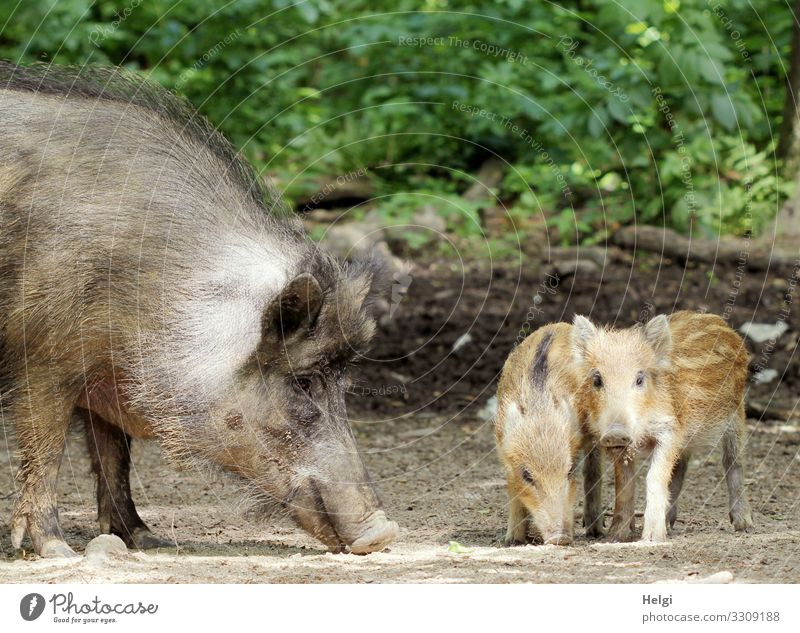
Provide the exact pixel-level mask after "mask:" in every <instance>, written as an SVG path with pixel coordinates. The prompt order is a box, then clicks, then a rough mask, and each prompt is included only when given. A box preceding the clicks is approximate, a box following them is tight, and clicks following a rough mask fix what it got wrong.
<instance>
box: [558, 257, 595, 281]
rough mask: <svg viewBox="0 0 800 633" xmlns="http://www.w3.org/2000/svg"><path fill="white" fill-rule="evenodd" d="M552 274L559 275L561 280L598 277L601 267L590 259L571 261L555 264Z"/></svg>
mask: <svg viewBox="0 0 800 633" xmlns="http://www.w3.org/2000/svg"><path fill="white" fill-rule="evenodd" d="M551 274H554V275H557V276H558V277H559V278H560V279H566V278H567V277H572V276H575V277H584V278H585V277H598V276H599V275H600V267H599V266H598V265H597V264H595V263H594V262H593V261H592V260H590V259H570V260H564V261H558V262H553V268H552V272H551Z"/></svg>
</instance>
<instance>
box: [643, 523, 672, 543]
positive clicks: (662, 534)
mask: <svg viewBox="0 0 800 633" xmlns="http://www.w3.org/2000/svg"><path fill="white" fill-rule="evenodd" d="M642 541H644V542H645V543H666V542H667V527H666V524H665V525H664V529H663V530H648V529H645V530H643V531H642Z"/></svg>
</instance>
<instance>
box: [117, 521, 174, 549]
mask: <svg viewBox="0 0 800 633" xmlns="http://www.w3.org/2000/svg"><path fill="white" fill-rule="evenodd" d="M123 540H124V541H125V545H127V546H128V547H129V548H130V549H140V550H144V549H159V548H167V547H171V548H173V549H174V548H175V543H174V542H173V541H168V540H167V539H165V538H161V537H160V536H158V535H157V534H153V533H152V532H151V531H150V530H149V529H148V528H146V527H138V528H136V529H135V530H133V534H130V535H128V536H127V538H125V539H123Z"/></svg>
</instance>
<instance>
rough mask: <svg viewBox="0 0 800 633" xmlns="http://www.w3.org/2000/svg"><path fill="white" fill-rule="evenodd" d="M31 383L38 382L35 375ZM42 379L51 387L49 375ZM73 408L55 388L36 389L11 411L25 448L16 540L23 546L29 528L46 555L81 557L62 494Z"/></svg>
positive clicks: (14, 516) (16, 510) (36, 547)
mask: <svg viewBox="0 0 800 633" xmlns="http://www.w3.org/2000/svg"><path fill="white" fill-rule="evenodd" d="M29 382H30V383H31V384H36V381H35V380H34V379H33V378H32V377H29ZM42 384H47V386H48V387H51V385H50V384H48V381H47V380H44V381H43V382H42ZM53 391H57V390H55V389H54V390H53ZM70 413H71V412H70V409H69V406H67V405H66V403H64V402H63V401H61V400H60V399H57V398H54V396H53V394H51V393H49V389H45V390H44V393H38V392H36V391H34V390H33V389H30V388H29V390H28V391H27V392H26V393H25V394H24V395H21V396H20V400H19V404H17V405H16V406H15V405H12V407H11V410H10V411H9V410H7V411H6V414H7V415H9V414H10V416H11V417H12V419H13V420H14V426H15V429H16V431H17V440H18V444H19V450H20V468H19V473H18V475H17V479H18V480H19V482H20V483H21V490H20V493H19V498H18V499H17V503H16V505H15V507H14V511H13V514H12V516H11V544H12V545H13V546H14V547H15V548H20V547H21V546H22V539H23V538H24V537H25V532H27V533H28V535H29V536H30V538H31V542H32V543H33V549H34V551H35V552H36V553H37V554H38V555H39V556H42V557H45V558H56V557H71V556H77V554H76V553H75V552H74V551H73V550H72V548H71V547H70V546H69V545H67V543H66V541H65V540H64V534H63V532H62V531H61V526H60V525H59V522H58V505H57V498H56V489H57V483H58V471H59V468H60V466H61V458H62V455H63V454H64V446H65V444H66V433H67V428H68V427H69V421H70Z"/></svg>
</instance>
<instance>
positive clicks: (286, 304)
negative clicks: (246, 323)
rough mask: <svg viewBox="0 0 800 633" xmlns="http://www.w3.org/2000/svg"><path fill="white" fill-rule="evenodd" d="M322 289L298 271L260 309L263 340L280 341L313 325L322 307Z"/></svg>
mask: <svg viewBox="0 0 800 633" xmlns="http://www.w3.org/2000/svg"><path fill="white" fill-rule="evenodd" d="M322 294H323V293H322V288H321V287H320V285H319V282H318V281H317V280H316V279H315V278H314V277H313V276H312V275H310V274H308V273H301V274H299V275H297V277H295V278H294V279H292V280H291V281H290V282H289V283H288V284H286V286H285V287H284V288H283V289H282V290H281V291H280V293H279V294H278V296H277V297H275V298H274V299H273V300H272V301H271V302H270V303H269V305H268V306H267V308H266V310H265V311H264V318H263V321H262V336H263V338H264V340H265V341H271V342H280V341H283V343H284V344H286V342H288V340H290V339H292V338H294V337H295V336H296V335H297V334H299V333H305V332H307V331H308V330H309V329H311V327H312V326H313V325H314V323H315V322H316V320H317V316H318V315H319V311H320V309H321V308H322V299H323V296H322Z"/></svg>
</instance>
